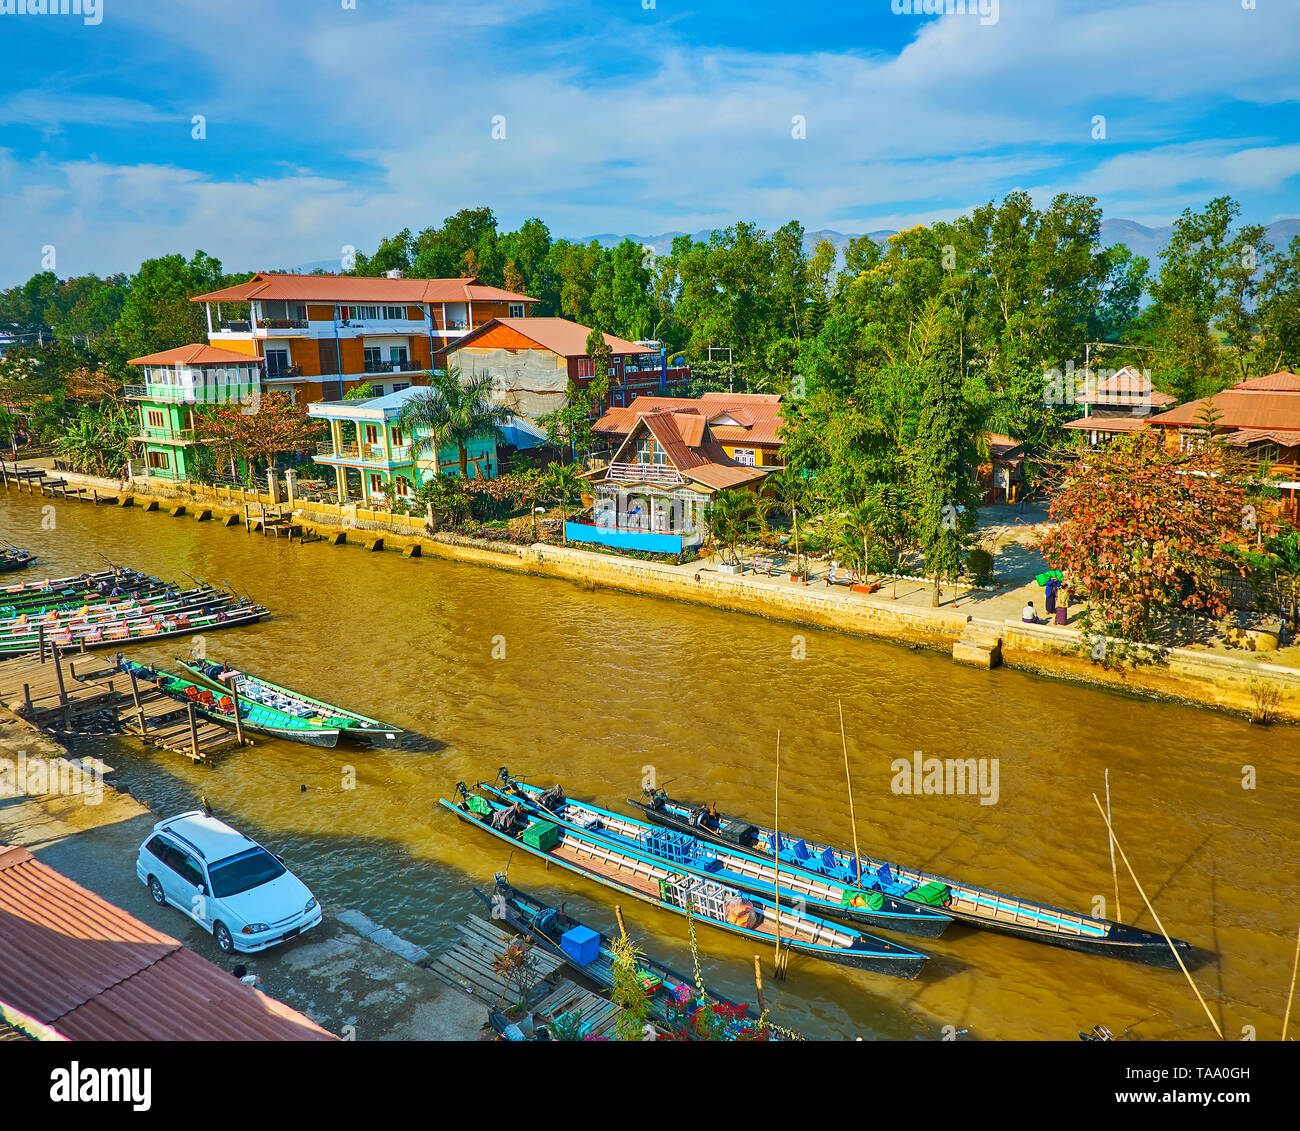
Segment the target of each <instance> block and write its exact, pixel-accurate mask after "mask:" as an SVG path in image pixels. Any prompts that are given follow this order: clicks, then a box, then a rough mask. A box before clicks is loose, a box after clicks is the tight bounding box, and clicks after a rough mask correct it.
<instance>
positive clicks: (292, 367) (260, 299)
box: [190, 272, 537, 402]
mask: <svg viewBox="0 0 1300 1131" xmlns="http://www.w3.org/2000/svg"><path fill="white" fill-rule="evenodd" d="M190 301H192V302H201V303H203V305H204V308H205V310H206V312H207V320H208V341H209V342H210V343H211V344H212V345H213V346H216V347H218V348H220V349H223V350H230V351H232V352H234V353H241V354H245V355H248V356H250V357H255V358H259V359H260V360H261V362H262V367H263V368H262V380H263V382H264V387H266V388H271V389H277V388H278V389H283V390H284V391H286V392H289V393H291V395H292V396H293V399H294V400H296V401H305V402H312V401H335V400H340V399H342V398H343V396H344V395H345V394H346V393H348V392H349V391H350V390H351V389H353V388H355V387H356V386H357V385H359V384H361V383H363V382H365V383H369V384H370V385H371V386H372V387H373V388H374V390H375V395H376V396H383V395H385V394H388V393H392V392H398V391H400V390H402V389H405V388H407V387H409V386H411V385H427V384H428V383H429V381H428V373H429V370H430V369H431V368H432V367H433V365H434V359H435V357H437V355H438V354H439V353H440V351H442V350H444V349H446V348H447V346H448V345H450V344H452V343H453V342H455V341H457V340H458V339H459V338H461V337H464V336H465V335H466V334H469V333H471V332H472V331H473V330H474V329H476V328H477V327H479V326H482V325H484V324H485V323H488V322H490V321H492V320H493V319H495V318H525V317H527V315H528V312H529V309H530V307H531V306H532V305H533V304H534V303H535V302H536V301H537V300H536V299H533V298H530V297H529V296H528V295H520V294H514V293H513V292H511V291H505V290H502V289H501V288H499V287H489V286H485V285H483V284H482V283H480V282H479V281H478V280H477V279H406V278H387V277H382V278H366V277H359V276H352V275H273V274H268V273H261V272H259V273H258V274H257V275H254V276H253V277H252V278H251V279H250V280H249V281H248V282H247V283H240V284H239V285H238V286H234V287H225V288H224V289H222V290H219V291H211V292H209V293H208V294H203V295H196V296H195V297H194V298H193V299H191V300H190ZM244 304H247V312H246V313H245V308H244ZM232 308H233V309H232ZM232 315H234V316H233V317H232Z"/></svg>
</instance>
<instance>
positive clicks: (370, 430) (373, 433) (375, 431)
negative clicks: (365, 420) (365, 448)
mask: <svg viewBox="0 0 1300 1131" xmlns="http://www.w3.org/2000/svg"><path fill="white" fill-rule="evenodd" d="M366 443H367V444H377V443H379V428H378V427H377V426H376V425H374V424H367V425H366Z"/></svg>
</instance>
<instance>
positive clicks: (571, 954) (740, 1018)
mask: <svg viewBox="0 0 1300 1131" xmlns="http://www.w3.org/2000/svg"><path fill="white" fill-rule="evenodd" d="M474 894H475V895H476V896H478V897H479V899H481V900H482V901H483V902H484V903H485V904H487V906H488V909H489V911H490V912H491V915H492V920H493V922H498V923H506V924H507V925H508V926H509V927H510V928H511V929H512V930H513V931H515V932H516V933H517V934H520V935H523V936H524V938H526V939H530V940H531V941H532V943H533V945H534V946H537V947H540V948H541V949H542V950H544V951H546V952H547V953H548V954H552V955H554V956H555V957H556V958H558V959H559V960H560V961H561V962H564V963H567V964H568V965H569V966H571V967H572V968H573V969H574V970H577V971H578V972H579V973H580V974H582V975H583V976H584V977H586V978H590V979H591V980H592V981H593V982H595V983H596V985H598V986H600V987H602V988H603V989H605V990H612V989H613V988H614V984H615V979H614V939H613V937H612V936H610V935H606V934H604V933H602V932H600V931H597V930H596V929H595V928H594V927H591V926H589V925H588V924H586V923H583V922H582V921H581V920H579V919H575V918H574V917H573V916H572V915H570V914H569V913H568V912H567V911H566V910H565V908H564V907H563V905H561V906H560V907H558V908H556V907H552V906H551V905H550V904H548V903H544V902H543V901H542V900H540V899H538V898H537V897H536V896H533V895H529V894H528V893H527V892H523V891H520V890H519V889H518V888H516V887H513V886H511V884H510V883H509V882H508V881H507V880H506V877H505V876H504V875H503V874H502V873H500V872H498V873H497V874H496V876H495V884H494V886H493V888H492V892H491V894H488V893H487V892H485V891H480V890H479V889H478V888H475V889H474ZM570 932H574V935H570ZM576 935H581V936H585V937H583V938H581V939H576V938H575V936H576ZM566 936H568V938H567V939H566ZM636 972H637V977H638V978H639V980H640V982H641V985H642V986H643V987H644V989H645V991H646V1003H647V1005H648V1006H649V1008H650V1016H651V1017H652V1018H654V1019H655V1020H656V1021H659V1022H661V1023H662V1024H664V1025H666V1026H668V1027H669V1028H672V1029H679V1028H682V1027H688V1026H689V1023H690V1021H691V1019H692V1018H694V1017H695V1016H696V1015H697V1014H698V1012H699V1010H700V1009H701V1007H703V1006H709V1007H711V1008H712V1009H713V1010H714V1011H715V1014H716V1016H717V1020H718V1022H719V1023H720V1027H721V1028H722V1030H723V1032H724V1035H725V1036H726V1037H727V1038H728V1039H735V1038H737V1037H739V1038H742V1039H743V1038H744V1037H745V1036H749V1035H753V1036H760V1035H762V1034H763V1032H764V1030H762V1029H760V1028H759V1027H758V1025H757V1024H756V1022H758V1021H759V1020H760V1018H759V1017H758V1015H757V1014H755V1013H754V1011H753V1010H752V1009H749V1008H747V1007H746V1006H743V1005H737V1004H736V1003H735V1002H733V1001H729V1000H728V999H727V998H725V997H723V996H722V995H721V994H717V993H714V992H712V991H710V990H709V989H708V988H707V987H705V988H704V997H703V999H701V997H700V990H699V989H698V988H697V987H696V985H695V983H694V982H692V981H690V980H689V979H687V978H684V977H683V976H682V975H681V974H678V973H677V972H676V971H675V970H673V969H672V967H670V966H665V965H664V964H663V963H662V962H656V961H655V960H654V959H653V958H650V957H648V956H646V955H644V954H639V955H638V957H637V961H636ZM719 1007H721V1008H719Z"/></svg>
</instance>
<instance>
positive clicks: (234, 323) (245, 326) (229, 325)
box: [217, 318, 253, 334]
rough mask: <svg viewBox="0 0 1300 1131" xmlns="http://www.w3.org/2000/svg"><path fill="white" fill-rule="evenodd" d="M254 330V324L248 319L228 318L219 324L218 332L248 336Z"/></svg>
mask: <svg viewBox="0 0 1300 1131" xmlns="http://www.w3.org/2000/svg"><path fill="white" fill-rule="evenodd" d="M252 328H253V324H252V323H251V322H250V321H249V320H248V319H247V318H228V319H225V320H223V321H221V322H218V323H217V329H218V330H226V331H228V332H229V333H232V334H247V333H248V332H249V331H250V330H251V329H252Z"/></svg>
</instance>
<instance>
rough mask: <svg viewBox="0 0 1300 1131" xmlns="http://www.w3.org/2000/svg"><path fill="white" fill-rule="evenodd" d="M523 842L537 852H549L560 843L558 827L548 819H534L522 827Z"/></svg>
mask: <svg viewBox="0 0 1300 1131" xmlns="http://www.w3.org/2000/svg"><path fill="white" fill-rule="evenodd" d="M522 839H523V842H524V843H525V844H526V845H528V846H529V847H530V848H535V849H537V851H538V852H550V851H551V849H552V848H555V847H556V846H557V845H558V844H559V843H560V829H559V826H558V825H553V824H552V823H551V822H550V821H534V822H533V823H532V824H531V825H529V826H528V828H526V829H524V835H523V838H522Z"/></svg>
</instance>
